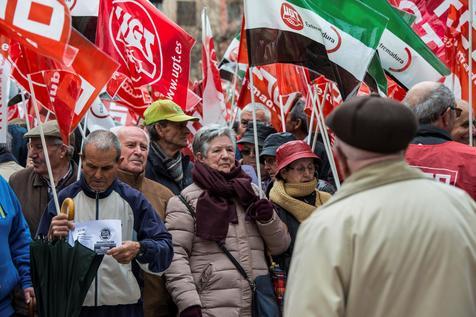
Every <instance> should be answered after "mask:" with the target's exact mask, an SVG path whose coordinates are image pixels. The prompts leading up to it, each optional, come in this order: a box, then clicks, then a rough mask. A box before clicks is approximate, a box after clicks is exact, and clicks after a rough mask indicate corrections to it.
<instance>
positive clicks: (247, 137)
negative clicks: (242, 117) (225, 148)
mask: <svg viewBox="0 0 476 317" xmlns="http://www.w3.org/2000/svg"><path fill="white" fill-rule="evenodd" d="M256 130H257V134H258V146H259V147H262V146H263V144H264V140H265V139H266V137H267V136H268V135H270V134H272V133H276V130H275V129H274V128H273V127H272V126H269V125H266V124H264V123H263V122H261V121H258V122H256ZM242 143H251V144H255V138H254V133H253V121H250V122H248V125H247V127H246V131H245V133H243V137H242V138H241V139H240V140H239V141H238V144H242Z"/></svg>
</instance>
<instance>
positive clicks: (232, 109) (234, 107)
mask: <svg viewBox="0 0 476 317" xmlns="http://www.w3.org/2000/svg"><path fill="white" fill-rule="evenodd" d="M237 77H238V61H236V63H235V72H234V73H233V83H232V84H231V113H233V111H235V112H234V114H233V118H232V120H231V121H230V128H232V127H233V123H234V122H235V120H236V115H237V113H238V110H237V109H236V106H235V91H236V82H237V79H236V78H237ZM251 77H253V76H251Z"/></svg>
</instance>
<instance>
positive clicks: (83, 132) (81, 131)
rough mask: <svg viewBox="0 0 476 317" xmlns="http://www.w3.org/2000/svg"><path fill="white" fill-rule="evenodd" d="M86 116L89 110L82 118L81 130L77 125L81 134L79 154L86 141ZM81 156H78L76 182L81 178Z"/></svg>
mask: <svg viewBox="0 0 476 317" xmlns="http://www.w3.org/2000/svg"><path fill="white" fill-rule="evenodd" d="M88 114H89V110H88V111H87V112H86V115H85V116H84V122H83V128H82V129H81V124H79V125H78V128H79V132H80V133H81V147H80V148H79V154H81V153H82V152H83V146H84V140H85V139H86V131H87V130H88ZM81 161H82V159H81V155H80V156H79V162H78V176H77V178H76V179H77V180H78V181H79V179H80V178H81V163H82V162H81Z"/></svg>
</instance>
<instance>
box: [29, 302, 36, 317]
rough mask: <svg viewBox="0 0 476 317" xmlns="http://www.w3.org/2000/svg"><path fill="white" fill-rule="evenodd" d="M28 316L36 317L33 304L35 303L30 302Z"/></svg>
mask: <svg viewBox="0 0 476 317" xmlns="http://www.w3.org/2000/svg"><path fill="white" fill-rule="evenodd" d="M28 316H30V317H35V305H34V304H33V301H30V303H29V304H28Z"/></svg>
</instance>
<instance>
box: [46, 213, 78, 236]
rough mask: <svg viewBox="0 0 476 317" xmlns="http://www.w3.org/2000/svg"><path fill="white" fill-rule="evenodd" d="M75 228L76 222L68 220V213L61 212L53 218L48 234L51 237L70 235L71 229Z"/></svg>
mask: <svg viewBox="0 0 476 317" xmlns="http://www.w3.org/2000/svg"><path fill="white" fill-rule="evenodd" d="M73 229H74V222H73V221H71V220H68V216H67V215H66V214H63V213H60V214H59V215H56V216H54V217H53V219H52V220H51V225H50V230H49V233H48V236H49V237H50V238H62V237H66V236H67V235H68V232H69V230H73Z"/></svg>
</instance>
